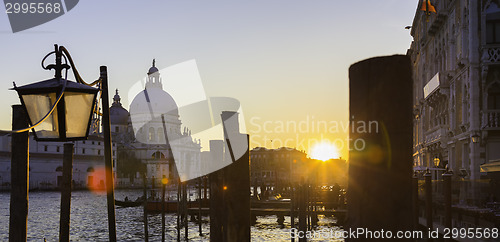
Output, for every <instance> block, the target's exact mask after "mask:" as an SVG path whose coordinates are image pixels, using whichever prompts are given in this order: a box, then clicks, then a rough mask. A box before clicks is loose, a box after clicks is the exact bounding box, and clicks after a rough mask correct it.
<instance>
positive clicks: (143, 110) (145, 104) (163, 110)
mask: <svg viewBox="0 0 500 242" xmlns="http://www.w3.org/2000/svg"><path fill="white" fill-rule="evenodd" d="M151 112H152V113H153V115H154V116H155V117H160V115H162V114H170V115H175V116H178V115H179V113H178V108H177V104H176V103H175V101H174V99H173V98H172V96H170V94H168V93H167V92H165V91H163V90H162V89H159V88H146V89H144V90H143V91H141V92H140V93H138V94H137V95H136V96H135V98H134V100H133V101H132V103H131V104H130V114H131V115H141V114H145V115H148V116H149V115H151Z"/></svg>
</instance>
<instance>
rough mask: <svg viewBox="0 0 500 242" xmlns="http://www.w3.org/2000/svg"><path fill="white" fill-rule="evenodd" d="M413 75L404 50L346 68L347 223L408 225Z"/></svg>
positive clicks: (378, 226) (393, 228) (371, 226)
mask: <svg viewBox="0 0 500 242" xmlns="http://www.w3.org/2000/svg"><path fill="white" fill-rule="evenodd" d="M411 75H412V71H411V63H410V59H409V57H408V56H405V55H395V56H386V57H377V58H372V59H368V60H364V61H361V62H358V63H356V64H353V65H352V66H351V67H350V68H349V80H350V81H349V93H350V96H349V112H350V114H349V125H350V127H349V139H350V143H349V149H350V152H349V157H350V161H349V187H348V194H347V195H348V202H347V206H348V221H347V224H346V225H347V226H346V229H354V230H355V229H357V228H366V229H368V230H371V231H375V230H380V229H384V230H386V231H387V230H391V231H393V232H396V231H398V230H411V229H412V226H411V224H412V209H411V204H412V203H411V193H410V192H408V191H410V190H411V174H412V164H413V162H412V154H413V153H412V127H413V123H412V119H413V110H412V95H413V92H412V87H413V83H412V77H411ZM364 239H366V238H361V239H359V238H358V240H361V241H362V240H364Z"/></svg>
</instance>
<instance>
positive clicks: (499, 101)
mask: <svg viewBox="0 0 500 242" xmlns="http://www.w3.org/2000/svg"><path fill="white" fill-rule="evenodd" d="M488 109H500V84H499V83H498V82H497V83H494V84H493V85H491V86H490V88H488Z"/></svg>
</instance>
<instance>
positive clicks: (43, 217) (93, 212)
mask: <svg viewBox="0 0 500 242" xmlns="http://www.w3.org/2000/svg"><path fill="white" fill-rule="evenodd" d="M141 195H142V191H140V190H117V191H116V192H115V197H116V199H119V200H123V199H124V198H125V197H126V196H127V197H128V198H129V199H135V198H137V197H139V196H141ZM9 203H10V194H9V193H0V241H8V237H9ZM60 203H61V195H60V193H59V192H30V194H29V213H28V241H43V240H44V239H46V240H47V241H58V238H59V207H60ZM142 210H143V209H142V206H140V207H135V208H119V207H117V208H116V230H117V240H118V241H144V223H143V212H142ZM176 218H177V217H176V215H175V214H167V215H166V236H167V241H173V240H176V239H177V230H176V227H175V226H176V224H177V222H176V221H177V220H176ZM203 220H204V222H203V224H202V229H203V236H200V235H199V233H198V224H197V223H193V222H189V240H190V241H208V240H209V237H210V236H209V232H210V228H209V223H208V217H204V218H203ZM148 222H149V238H150V241H161V215H160V214H150V215H149V216H148ZM334 222H335V219H334V218H325V217H320V221H319V224H318V227H317V228H316V230H323V229H328V230H334V231H335V230H339V229H340V228H338V227H336V226H334ZM251 231H252V232H251V233H252V235H251V236H252V241H290V218H289V217H286V218H285V223H284V227H283V228H282V226H280V225H278V224H277V223H276V216H267V217H258V219H257V224H256V225H255V226H252V228H251ZM183 236H184V230H182V234H181V238H183ZM70 239H71V241H107V240H108V220H107V208H106V194H105V193H101V194H99V193H93V192H90V191H74V192H73V193H72V198H71V225H70ZM312 241H322V239H320V238H317V239H313V240H312ZM329 241H331V240H329ZM339 241H340V240H339Z"/></svg>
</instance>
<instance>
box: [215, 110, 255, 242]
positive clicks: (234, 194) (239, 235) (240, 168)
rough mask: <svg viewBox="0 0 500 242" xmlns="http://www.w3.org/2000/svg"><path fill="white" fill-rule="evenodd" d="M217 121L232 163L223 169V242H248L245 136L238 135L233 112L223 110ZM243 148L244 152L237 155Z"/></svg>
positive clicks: (247, 155) (247, 151)
mask: <svg viewBox="0 0 500 242" xmlns="http://www.w3.org/2000/svg"><path fill="white" fill-rule="evenodd" d="M221 118H222V121H223V127H224V138H225V141H226V151H227V152H226V154H229V156H230V157H231V160H232V162H233V163H232V164H230V165H228V166H226V167H225V168H224V186H225V187H224V188H225V189H224V207H225V212H226V213H227V215H226V223H225V228H226V229H225V230H224V234H225V237H226V238H227V240H226V241H250V150H249V146H248V144H249V136H248V135H247V134H241V133H240V132H239V123H238V113H237V112H226V111H224V112H222V114H221ZM241 141H243V142H241ZM243 145H244V147H239V146H243ZM243 149H244V153H242V154H239V153H238V152H239V151H241V150H243ZM239 155H241V156H240V157H238V156H239Z"/></svg>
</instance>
